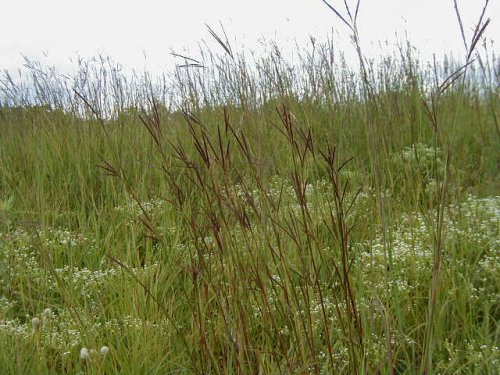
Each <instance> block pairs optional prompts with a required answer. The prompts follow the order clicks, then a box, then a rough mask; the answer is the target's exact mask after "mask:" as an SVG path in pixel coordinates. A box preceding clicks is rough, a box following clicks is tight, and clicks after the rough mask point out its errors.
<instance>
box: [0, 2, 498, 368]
mask: <svg viewBox="0 0 500 375" xmlns="http://www.w3.org/2000/svg"><path fill="white" fill-rule="evenodd" d="M335 12H337V10H335ZM337 13H338V14H337V15H338V16H341V17H342V22H343V23H345V24H346V25H347V26H348V28H349V30H351V31H352V33H353V40H354V43H355V47H356V50H357V52H358V53H359V59H360V65H359V66H360V68H359V69H352V68H351V67H349V66H348V65H347V64H346V62H345V60H344V59H343V56H342V55H341V54H339V53H338V52H337V51H336V50H335V49H334V47H333V42H332V41H327V42H326V43H324V44H322V43H320V42H318V41H316V40H311V44H310V45H308V46H306V47H304V49H303V50H299V51H297V54H298V56H299V58H298V61H295V62H293V61H289V60H287V59H285V58H283V57H282V55H281V53H280V51H279V49H278V47H277V46H274V45H273V46H272V49H271V52H270V53H269V54H268V55H266V56H263V57H259V58H257V57H254V59H253V60H251V59H250V60H249V58H248V56H245V54H244V53H241V54H240V53H238V52H237V51H236V50H235V49H234V48H233V47H232V46H231V45H230V44H229V42H228V41H227V38H222V37H220V36H218V34H217V33H216V31H214V29H211V28H210V29H209V30H210V33H211V35H212V36H214V37H216V40H217V42H218V43H219V44H220V45H221V47H223V48H222V49H221V51H222V53H221V54H217V53H215V52H214V51H209V50H201V51H200V53H199V56H198V57H196V58H194V57H185V56H180V55H177V56H178V57H179V58H182V59H184V60H185V61H184V63H183V64H181V65H179V66H178V67H177V69H176V70H175V71H174V72H173V74H171V75H165V76H163V77H161V78H158V79H156V78H153V77H151V76H150V75H147V74H144V75H134V76H132V77H130V76H127V75H125V74H122V73H121V72H120V70H119V69H118V68H117V66H115V65H114V64H113V62H112V61H111V60H110V59H106V58H102V57H99V58H97V59H95V60H93V61H89V62H83V61H81V62H80V66H79V70H78V72H77V73H76V74H75V75H74V76H73V77H67V76H59V75H58V74H57V72H55V71H54V70H53V69H51V68H47V67H44V66H41V65H40V64H38V63H36V62H32V61H29V60H27V67H28V69H29V72H30V77H29V79H28V80H27V81H25V83H16V81H15V80H14V79H12V78H11V77H10V76H9V75H8V74H5V75H4V76H3V79H2V84H1V86H0V95H1V96H0V100H1V103H3V107H0V131H1V134H2V136H1V137H0V250H1V251H0V275H1V278H0V283H1V288H2V289H1V291H0V342H1V344H0V371H1V372H2V373H126V374H136V373H137V374H142V373H186V374H188V373H196V374H212V373H213V374H231V373H241V374H255V373H261V374H278V373H279V374H281V373H290V374H306V373H311V374H330V373H346V374H351V373H358V374H362V373H366V374H378V373H380V374H382V373H388V374H402V373H408V374H413V373H425V374H428V373H443V374H471V373H477V374H490V373H491V374H494V373H497V371H498V370H499V369H500V351H499V332H498V327H497V322H498V319H499V318H500V299H499V298H500V297H499V287H500V283H499V278H498V275H499V271H500V270H499V266H498V256H499V251H500V243H499V218H500V198H499V196H498V146H499V136H500V134H499V128H498V108H499V105H498V100H499V96H498V77H499V71H498V66H499V64H498V60H497V58H496V57H495V56H494V55H492V54H491V53H490V51H489V50H488V49H487V48H486V47H485V49H484V51H483V53H481V54H478V55H477V56H478V58H477V61H473V59H474V56H475V55H474V54H475V53H476V52H475V51H476V50H475V49H477V48H478V43H479V41H480V38H481V37H482V34H483V33H484V29H485V27H483V26H484V25H486V26H487V22H488V21H484V20H480V22H479V23H478V27H477V28H476V31H475V32H474V35H473V36H472V43H469V44H467V43H466V47H467V49H468V50H467V54H466V61H465V62H464V64H458V63H456V64H455V63H453V62H451V61H450V60H446V61H445V62H444V63H442V64H439V63H437V62H435V64H434V65H426V64H423V63H421V62H420V61H419V60H418V59H417V58H416V57H415V56H414V50H413V49H412V48H411V47H408V48H403V47H401V48H400V49H399V52H398V54H397V55H395V56H392V57H390V58H386V59H383V60H382V62H381V63H380V64H378V65H377V64H375V63H370V62H369V61H367V60H366V59H365V58H364V57H363V55H362V51H361V49H360V47H359V40H358V38H359V36H358V33H357V26H356V18H357V13H358V10H357V8H356V9H355V10H352V12H348V14H347V15H345V16H344V15H343V14H342V13H341V12H340V11H338V12H337ZM465 36H466V35H465V34H464V37H465ZM478 62H479V63H478Z"/></svg>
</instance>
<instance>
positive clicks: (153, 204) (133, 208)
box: [115, 198, 165, 225]
mask: <svg viewBox="0 0 500 375" xmlns="http://www.w3.org/2000/svg"><path fill="white" fill-rule="evenodd" d="M164 210H165V201H164V200H162V199H159V198H155V199H150V200H147V201H144V202H140V203H138V202H136V201H129V202H127V203H125V204H124V205H123V206H116V207H115V211H117V212H119V213H121V214H122V215H123V216H124V217H125V218H126V220H125V223H126V224H127V225H132V224H134V223H136V221H137V218H138V217H140V216H142V215H144V211H145V212H146V213H147V214H148V215H152V216H157V215H160V214H161V213H162V212H163V211H164Z"/></svg>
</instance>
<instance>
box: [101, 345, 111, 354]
mask: <svg viewBox="0 0 500 375" xmlns="http://www.w3.org/2000/svg"><path fill="white" fill-rule="evenodd" d="M100 352H101V355H103V356H104V355H106V354H108V353H109V348H108V347H107V346H103V347H102V348H101V350H100Z"/></svg>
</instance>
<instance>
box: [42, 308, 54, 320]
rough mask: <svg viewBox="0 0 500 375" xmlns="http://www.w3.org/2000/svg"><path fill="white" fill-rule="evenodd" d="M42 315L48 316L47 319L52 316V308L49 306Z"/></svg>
mask: <svg viewBox="0 0 500 375" xmlns="http://www.w3.org/2000/svg"><path fill="white" fill-rule="evenodd" d="M42 315H43V317H44V318H47V319H48V318H51V317H52V310H51V309H49V308H48V307H47V308H46V309H45V310H43V313H42Z"/></svg>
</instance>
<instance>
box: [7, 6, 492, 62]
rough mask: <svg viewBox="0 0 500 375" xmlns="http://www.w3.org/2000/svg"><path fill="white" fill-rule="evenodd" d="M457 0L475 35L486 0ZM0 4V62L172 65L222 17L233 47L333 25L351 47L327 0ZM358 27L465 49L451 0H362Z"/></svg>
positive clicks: (301, 36)
mask: <svg viewBox="0 0 500 375" xmlns="http://www.w3.org/2000/svg"><path fill="white" fill-rule="evenodd" d="M342 1H343V0H332V3H333V4H336V5H338V6H340V5H342ZM348 2H349V3H352V4H354V3H355V0H351V1H348ZM458 4H459V6H460V7H461V9H462V15H463V21H464V26H465V28H466V31H467V32H468V37H469V38H470V36H471V31H470V30H471V29H472V28H473V26H474V22H475V21H476V20H477V19H478V16H479V14H480V13H481V9H482V5H483V0H458ZM1 10H2V20H1V22H0V36H1V37H0V69H16V68H18V67H20V66H21V65H22V64H23V59H22V57H21V54H25V55H27V56H29V57H30V58H34V59H39V60H41V61H43V62H46V63H48V64H51V65H56V66H58V67H62V68H65V67H68V66H70V58H75V57H76V55H77V54H78V55H80V56H83V57H88V56H92V55H96V54H105V55H109V56H111V57H112V58H113V59H114V60H115V61H117V62H120V63H122V64H124V65H125V66H129V67H132V68H135V69H143V68H144V67H147V68H148V69H151V70H161V69H168V67H169V66H171V64H172V57H171V56H170V52H171V51H172V50H175V51H176V52H179V53H184V52H186V51H189V52H190V53H191V54H192V55H195V53H196V50H197V46H198V43H199V42H200V41H201V40H202V39H204V40H210V35H209V33H208V31H207V28H206V26H205V24H206V23H207V24H209V25H210V26H212V27H213V28H214V29H215V30H217V31H219V30H220V23H222V24H223V25H224V27H225V29H226V32H227V34H228V36H229V38H230V40H231V41H233V44H236V46H235V47H236V48H235V49H237V50H240V49H242V48H245V49H252V50H257V51H258V50H259V48H260V47H259V45H260V44H259V41H260V40H262V39H266V40H274V41H275V42H277V44H278V45H280V46H283V47H284V48H288V47H290V46H292V45H294V43H295V42H298V43H299V44H303V43H305V42H306V41H307V40H308V39H309V37H310V36H311V35H312V36H314V37H315V38H317V39H320V40H321V39H324V38H325V36H326V35H327V34H328V33H330V34H331V33H332V29H333V30H335V31H334V34H333V35H334V40H335V41H336V42H335V43H336V45H338V47H339V48H340V49H344V50H346V49H347V50H349V48H350V47H349V43H348V38H347V33H346V31H345V28H343V27H342V25H341V24H340V22H339V21H338V19H337V18H336V17H335V16H334V15H333V13H332V12H331V11H330V10H329V9H328V8H327V7H326V6H325V5H324V4H323V2H322V1H321V0H211V1H208V0H207V1H202V0H198V1H195V0H181V1H170V0H163V1H161V0H140V1H137V0H2V4H1ZM487 16H489V17H491V18H492V22H491V24H490V26H489V28H488V33H487V35H488V38H489V39H493V40H495V39H498V36H500V21H499V20H498V18H500V1H499V0H490V6H489V11H488V13H487ZM359 29H360V34H361V38H362V40H363V42H364V44H365V46H366V47H367V49H366V51H367V53H377V51H378V49H377V48H374V47H371V46H376V45H377V41H384V40H386V39H387V40H389V42H390V43H394V41H395V40H396V39H395V35H398V36H399V38H400V39H404V38H405V33H406V32H407V33H408V36H409V39H410V41H411V42H412V43H413V44H414V45H415V46H416V47H417V48H418V49H419V50H420V51H421V54H422V56H423V57H424V58H428V57H429V56H432V53H436V54H437V55H438V56H442V55H443V53H444V52H445V51H449V50H451V51H454V53H455V54H456V55H460V54H462V53H463V44H462V40H461V37H460V33H459V29H458V24H457V21H456V17H455V12H454V9H453V0H362V1H361V9H360V16H359ZM337 30H338V34H337V33H336V32H337ZM493 48H496V49H497V50H498V47H496V45H495V46H494V47H493ZM347 52H348V51H347ZM145 56H146V59H145Z"/></svg>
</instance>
